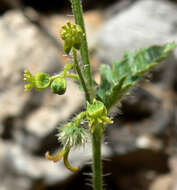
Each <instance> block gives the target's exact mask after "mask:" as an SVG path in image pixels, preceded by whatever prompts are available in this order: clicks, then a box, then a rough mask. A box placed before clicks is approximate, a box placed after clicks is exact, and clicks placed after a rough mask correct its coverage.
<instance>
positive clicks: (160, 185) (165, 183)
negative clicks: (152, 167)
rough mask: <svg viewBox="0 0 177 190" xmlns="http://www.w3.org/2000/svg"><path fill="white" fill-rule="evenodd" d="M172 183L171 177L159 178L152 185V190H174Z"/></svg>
mask: <svg viewBox="0 0 177 190" xmlns="http://www.w3.org/2000/svg"><path fill="white" fill-rule="evenodd" d="M172 181H173V179H172V176H171V175H168V174H167V175H163V176H159V177H158V178H157V179H156V180H155V181H154V183H153V184H152V185H151V187H150V190H162V189H163V190H173V188H172Z"/></svg>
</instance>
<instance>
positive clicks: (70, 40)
mask: <svg viewBox="0 0 177 190" xmlns="http://www.w3.org/2000/svg"><path fill="white" fill-rule="evenodd" d="M83 35H84V34H83V31H82V28H81V27H80V26H79V25H76V24H71V23H70V22H67V24H66V25H64V26H63V27H62V30H61V38H62V40H64V51H65V52H66V53H67V54H69V52H70V51H71V48H72V47H74V48H76V49H77V50H79V49H80V47H81V43H82V37H83Z"/></svg>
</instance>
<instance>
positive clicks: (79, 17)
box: [71, 0, 103, 190]
mask: <svg viewBox="0 0 177 190" xmlns="http://www.w3.org/2000/svg"><path fill="white" fill-rule="evenodd" d="M81 1H82V0H71V4H72V10H73V14H74V18H75V23H76V24H78V25H80V27H81V28H82V30H83V32H84V34H85V35H84V37H83V38H82V45H81V49H80V53H81V59H82V64H83V67H82V68H81V69H82V70H81V74H82V71H83V74H84V75H83V77H84V78H83V81H85V84H86V86H85V87H86V88H84V86H83V88H84V91H85V93H88V95H87V96H86V99H87V101H89V102H90V103H92V102H93V99H94V96H95V92H94V87H93V80H92V73H91V68H90V60H89V55H88V45H87V38H86V32H85V26H84V19H83V11H82V4H81ZM81 80H82V79H81ZM87 89H88V90H87ZM102 134H103V130H102V127H100V126H96V129H95V131H94V132H93V134H92V153H93V168H92V169H93V189H94V190H102V189H103V181H102V162H101V139H102Z"/></svg>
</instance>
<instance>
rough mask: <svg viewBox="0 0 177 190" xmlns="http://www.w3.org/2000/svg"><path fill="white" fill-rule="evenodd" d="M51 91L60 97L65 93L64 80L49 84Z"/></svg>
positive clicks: (58, 79) (60, 79) (59, 79)
mask: <svg viewBox="0 0 177 190" xmlns="http://www.w3.org/2000/svg"><path fill="white" fill-rule="evenodd" d="M51 90H52V92H53V93H55V94H58V95H62V94H64V93H65V91H66V80H65V79H64V78H57V79H55V80H54V81H53V82H52V84H51Z"/></svg>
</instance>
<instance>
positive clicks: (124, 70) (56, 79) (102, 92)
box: [24, 0, 177, 190]
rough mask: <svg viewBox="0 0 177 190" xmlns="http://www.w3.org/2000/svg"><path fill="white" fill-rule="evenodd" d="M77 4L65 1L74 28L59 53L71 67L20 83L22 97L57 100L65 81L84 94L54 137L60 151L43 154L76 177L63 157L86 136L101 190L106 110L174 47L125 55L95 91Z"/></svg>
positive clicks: (64, 33)
mask: <svg viewBox="0 0 177 190" xmlns="http://www.w3.org/2000/svg"><path fill="white" fill-rule="evenodd" d="M81 2H82V1H81V0H71V4H72V10H73V14H74V18H75V24H71V23H70V22H67V24H66V25H65V26H63V27H62V29H61V38H62V39H63V40H64V51H65V53H67V54H72V56H73V59H72V63H70V64H66V65H65V67H64V70H63V72H61V73H59V74H57V75H54V76H50V75H49V74H47V73H43V72H38V73H36V74H34V75H32V74H31V73H30V72H29V71H24V80H25V81H26V82H28V84H26V85H25V91H29V90H31V89H32V88H34V89H36V90H38V91H41V90H44V89H46V88H48V87H50V88H51V91H52V93H55V94H58V95H63V94H64V93H65V91H66V88H67V85H66V78H73V79H74V80H75V81H77V83H80V84H79V85H81V86H82V89H83V90H84V92H85V98H86V109H85V111H83V112H81V113H79V114H78V115H77V116H76V117H74V118H73V119H72V121H70V122H69V123H67V124H65V125H64V126H63V127H62V128H61V129H59V131H58V134H57V136H58V140H59V142H61V143H62V145H63V148H62V150H61V151H59V152H58V153H57V154H55V155H50V154H49V152H47V153H46V158H47V159H48V160H52V161H54V162H57V161H59V160H61V159H63V161H64V164H65V166H66V168H68V169H69V170H70V171H77V170H78V169H79V167H73V166H71V165H70V163H69V161H68V155H69V152H70V150H71V149H72V148H75V147H78V146H83V145H84V144H85V143H87V139H88V138H89V135H90V136H91V140H92V150H93V166H92V170H93V189H94V190H102V188H103V187H102V186H103V183H102V163H101V141H102V137H103V133H104V129H105V125H107V124H111V123H113V121H112V120H111V119H110V118H109V117H108V113H109V111H110V108H111V107H113V106H114V105H115V104H116V103H117V102H119V101H120V100H121V98H122V97H123V96H124V95H125V94H126V93H127V91H128V90H129V89H130V88H131V87H132V86H134V85H135V84H136V83H137V82H138V81H139V80H140V79H141V78H142V77H143V76H144V74H146V73H147V72H148V71H150V70H151V69H152V68H153V67H154V66H156V65H157V64H158V63H159V62H160V61H162V60H164V59H165V58H167V57H168V56H169V55H170V53H171V52H172V51H173V50H174V49H175V48H176V47H177V44H176V43H175V42H171V43H166V44H164V45H162V46H158V45H154V46H151V47H148V48H145V49H139V50H137V51H135V52H126V53H125V54H124V56H123V59H122V60H121V61H119V62H118V61H116V62H114V63H113V64H112V67H110V66H109V65H103V64H102V65H101V68H100V74H101V82H100V84H99V85H98V84H96V83H95V81H94V80H93V78H92V73H91V68H90V61H89V55H88V47H87V40H86V32H85V27H84V20H83V13H82V3H81ZM79 51H80V56H81V64H79V63H78V57H77V56H78V53H79ZM95 84H96V85H95ZM85 121H87V123H88V127H87V128H86V127H83V125H82V124H83V123H85Z"/></svg>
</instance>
